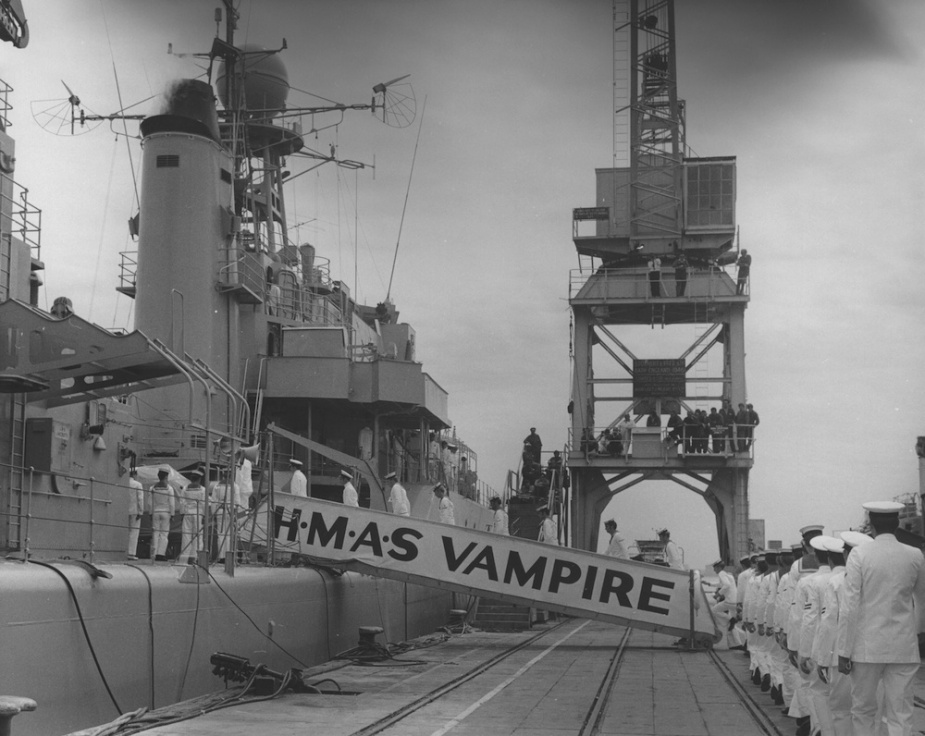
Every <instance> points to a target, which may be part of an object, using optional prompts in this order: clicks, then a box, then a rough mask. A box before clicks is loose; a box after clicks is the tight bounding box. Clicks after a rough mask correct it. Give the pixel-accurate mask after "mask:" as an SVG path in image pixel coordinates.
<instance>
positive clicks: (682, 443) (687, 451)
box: [569, 424, 756, 460]
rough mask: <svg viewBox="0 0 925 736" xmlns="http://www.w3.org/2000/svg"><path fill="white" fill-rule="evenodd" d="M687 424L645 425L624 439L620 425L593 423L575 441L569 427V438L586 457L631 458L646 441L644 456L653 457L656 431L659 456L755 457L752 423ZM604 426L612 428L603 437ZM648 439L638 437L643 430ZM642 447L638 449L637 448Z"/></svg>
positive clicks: (636, 454) (607, 428) (664, 457)
mask: <svg viewBox="0 0 925 736" xmlns="http://www.w3.org/2000/svg"><path fill="white" fill-rule="evenodd" d="M685 426H689V425H680V426H678V427H642V426H640V427H639V428H638V429H639V430H640V432H639V433H638V434H637V435H636V437H635V438H634V436H633V435H634V433H635V432H636V430H635V429H634V430H633V431H631V432H630V439H629V442H625V441H624V439H623V438H622V437H621V434H620V430H619V429H618V428H617V427H609V426H606V427H592V428H588V429H586V430H584V431H583V434H582V436H581V437H579V438H578V439H577V441H575V438H574V437H573V430H572V429H571V428H569V440H570V443H571V446H572V447H573V448H574V449H575V450H577V451H578V452H580V453H581V454H583V455H584V456H585V458H587V459H589V460H593V459H595V458H614V459H616V458H623V459H630V458H633V457H642V456H643V455H642V454H641V448H637V447H636V445H637V443H641V442H646V450H645V455H644V456H645V457H646V458H651V457H653V452H652V442H651V440H652V435H653V434H657V435H658V437H657V440H658V441H659V447H660V449H659V450H658V451H657V452H656V453H655V455H656V456H658V457H661V458H662V459H664V460H668V459H671V458H673V457H688V456H690V457H709V456H711V455H712V456H714V457H720V456H724V457H736V458H750V459H754V457H755V431H756V428H755V427H754V426H752V425H743V424H733V425H729V426H725V427H723V428H722V429H716V428H710V429H709V430H707V431H705V432H697V433H694V432H691V431H690V430H685ZM605 430H609V431H610V433H611V436H610V437H609V438H607V439H603V440H602V436H603V434H604V431H605ZM643 433H644V434H645V439H644V440H643V439H639V438H640V437H641V435H642V434H643ZM637 449H639V450H640V451H639V452H634V450H637Z"/></svg>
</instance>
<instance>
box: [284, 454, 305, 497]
mask: <svg viewBox="0 0 925 736" xmlns="http://www.w3.org/2000/svg"><path fill="white" fill-rule="evenodd" d="M289 469H290V470H291V471H292V477H291V478H290V479H289V492H290V493H291V494H292V495H293V496H303V497H305V498H308V478H306V477H305V473H303V472H302V463H301V461H299V460H296V459H295V458H292V459H290V460H289Z"/></svg>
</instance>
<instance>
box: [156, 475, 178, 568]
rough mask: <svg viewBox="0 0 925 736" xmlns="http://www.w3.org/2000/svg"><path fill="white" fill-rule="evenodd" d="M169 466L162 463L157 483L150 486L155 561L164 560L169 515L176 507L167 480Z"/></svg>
mask: <svg viewBox="0 0 925 736" xmlns="http://www.w3.org/2000/svg"><path fill="white" fill-rule="evenodd" d="M169 475H170V468H169V467H168V466H166V465H162V466H161V468H160V470H158V471H157V483H155V484H154V485H153V486H151V489H150V493H151V528H152V536H151V556H152V557H153V558H154V559H155V560H156V561H159V562H160V561H163V560H166V559H167V557H166V555H165V553H166V552H167V535H168V534H169V533H170V517H171V516H173V513H174V510H175V508H176V492H175V491H174V489H173V486H172V485H170V483H168V482H167V478H168V476H169Z"/></svg>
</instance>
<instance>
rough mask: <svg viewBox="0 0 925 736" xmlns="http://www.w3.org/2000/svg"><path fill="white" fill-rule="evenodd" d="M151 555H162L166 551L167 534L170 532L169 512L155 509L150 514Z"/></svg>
mask: <svg viewBox="0 0 925 736" xmlns="http://www.w3.org/2000/svg"><path fill="white" fill-rule="evenodd" d="M151 526H152V531H153V534H152V536H151V556H152V557H153V556H155V555H163V554H164V553H165V552H166V551H167V535H168V534H169V533H170V512H169V511H155V512H154V513H153V514H151Z"/></svg>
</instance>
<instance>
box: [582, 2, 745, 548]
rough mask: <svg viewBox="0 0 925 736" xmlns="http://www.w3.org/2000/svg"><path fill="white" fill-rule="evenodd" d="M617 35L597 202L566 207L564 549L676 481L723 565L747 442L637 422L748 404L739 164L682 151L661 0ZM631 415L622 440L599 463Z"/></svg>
mask: <svg viewBox="0 0 925 736" xmlns="http://www.w3.org/2000/svg"><path fill="white" fill-rule="evenodd" d="M613 32H614V36H613V38H614V47H613V50H614V59H613V71H614V87H613V89H614V105H613V110H614V128H613V129H614V135H613V165H612V166H611V167H609V168H602V169H597V172H596V175H597V195H596V202H595V204H594V206H592V207H580V208H576V209H574V210H573V242H574V244H575V248H576V250H577V253H578V257H579V264H580V268H578V269H576V270H575V271H573V272H572V274H571V279H570V293H569V302H570V304H571V307H572V312H573V324H574V328H573V329H574V333H573V386H572V397H571V398H572V400H571V403H570V408H571V434H570V443H571V444H570V452H569V459H568V463H569V468H570V470H571V476H572V488H571V492H570V495H569V514H568V515H569V519H570V525H569V533H570V538H571V540H570V541H571V543H572V544H573V545H574V546H577V547H582V548H584V549H596V545H597V535H598V530H599V528H600V523H601V515H602V514H603V512H604V510H605V508H606V506H607V504H608V503H609V502H610V500H611V499H612V498H613V497H614V496H615V495H617V494H619V493H621V492H623V491H625V490H628V489H629V488H631V487H632V486H635V485H636V484H638V483H640V482H642V481H655V480H660V481H672V482H674V483H675V484H677V485H679V486H681V487H683V488H685V489H686V490H689V491H692V492H694V493H697V494H698V495H699V496H701V497H702V498H703V500H704V501H705V502H706V503H707V504H708V506H709V507H710V509H711V510H712V511H713V513H714V515H715V518H716V531H717V536H718V544H719V551H720V554H721V555H722V556H724V557H725V558H726V559H727V560H728V559H732V558H733V556H736V555H740V554H742V553H744V552H745V551H747V550H748V544H749V540H748V537H749V533H748V524H749V522H748V518H749V514H748V473H749V470H750V468H751V467H752V464H753V461H754V437H753V436H752V437H748V438H746V437H745V436H744V435H745V434H746V433H747V432H746V428H745V426H744V425H742V424H736V423H735V422H730V423H728V424H727V425H723V428H722V434H721V435H720V434H719V432H720V430H717V433H715V434H713V435H712V437H710V439H708V440H707V441H706V445H704V444H703V443H702V442H700V443H697V445H696V446H695V445H693V444H692V443H690V442H688V441H687V440H686V438H685V436H684V434H683V432H684V430H683V429H680V430H678V431H677V432H674V433H672V432H671V431H668V428H666V427H664V426H645V425H646V424H648V423H649V421H648V420H647V417H649V418H657V419H658V423H659V424H661V425H664V424H666V422H668V420H669V417H670V419H671V421H672V422H676V421H677V419H678V418H679V417H680V415H681V414H683V413H686V412H690V413H692V414H696V410H697V409H703V410H704V411H707V410H708V409H709V408H711V407H712V408H716V409H719V408H720V407H722V408H723V409H724V410H725V409H726V408H727V407H731V409H732V411H733V413H734V412H735V410H736V409H737V408H738V406H739V404H742V405H743V406H744V404H745V403H746V402H747V398H746V384H745V349H744V315H745V309H746V307H747V305H748V301H749V298H750V294H749V285H748V283H747V281H745V282H744V283H742V284H737V282H736V280H734V279H733V278H732V277H731V276H730V275H729V274H727V273H726V271H725V267H726V266H727V265H728V264H730V263H732V262H734V261H735V260H736V256H737V255H738V253H737V225H736V220H735V194H736V192H735V186H736V160H735V157H734V156H714V157H709V158H698V157H693V156H689V155H687V153H688V152H687V148H686V140H685V138H686V121H685V105H684V101H683V100H681V99H679V97H678V85H677V64H678V59H677V49H676V45H675V14H674V3H673V1H672V0H615V2H614V3H613ZM640 328H643V329H642V330H640ZM645 328H648V329H645ZM640 333H641V334H642V335H643V336H642V338H641V339H640ZM634 340H635V342H634ZM678 346H680V347H678ZM671 351H675V352H674V354H675V355H676V357H674V358H664V357H661V356H664V355H666V354H671ZM647 356H651V357H647ZM654 356H660V357H657V358H656V357H654ZM673 412H676V414H673ZM724 413H725V412H724ZM627 414H629V415H631V416H632V417H633V418H634V419H635V424H636V427H635V429H633V430H632V438H631V440H628V434H627V433H625V432H624V434H623V435H622V437H621V442H619V443H618V444H619V446H620V452H619V453H612V452H606V451H605V452H600V444H599V442H598V438H599V437H600V435H601V433H603V432H604V430H609V431H612V432H613V433H614V434H615V436H616V435H617V434H618V424H619V423H620V422H621V421H622V420H623V418H624V417H625V416H626V415H627ZM651 423H652V424H654V423H655V421H654V419H653V421H652V422H651ZM718 435H719V436H718ZM679 438H680V441H679ZM614 446H616V444H614Z"/></svg>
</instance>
